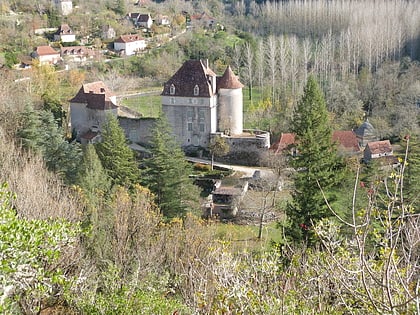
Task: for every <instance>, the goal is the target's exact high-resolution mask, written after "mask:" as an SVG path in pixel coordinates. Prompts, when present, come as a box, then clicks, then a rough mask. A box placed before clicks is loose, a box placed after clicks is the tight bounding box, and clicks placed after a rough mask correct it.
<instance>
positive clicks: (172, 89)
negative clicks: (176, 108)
mask: <svg viewBox="0 0 420 315" xmlns="http://www.w3.org/2000/svg"><path fill="white" fill-rule="evenodd" d="M169 93H170V94H171V95H174V94H175V85H173V84H171V87H170V88H169Z"/></svg>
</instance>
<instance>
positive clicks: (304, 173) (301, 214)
mask: <svg viewBox="0 0 420 315" xmlns="http://www.w3.org/2000/svg"><path fill="white" fill-rule="evenodd" d="M292 128H293V129H292V130H293V132H294V133H295V135H296V148H297V156H296V157H295V158H294V159H293V160H292V166H293V167H294V168H295V170H296V173H295V177H294V186H295V188H294V191H293V193H292V200H291V202H289V204H288V206H287V210H286V212H287V216H288V219H289V225H288V226H287V227H286V232H287V234H288V236H289V237H290V238H292V239H293V240H294V241H297V242H299V241H302V240H306V241H307V242H308V244H309V245H310V244H311V243H312V242H313V241H314V235H313V226H314V225H315V224H316V223H317V222H318V221H319V220H321V219H322V218H325V217H330V216H332V213H331V212H330V210H329V209H328V207H327V205H326V202H325V200H324V197H323V194H322V192H324V193H325V194H326V197H327V198H328V199H329V202H331V201H332V200H333V199H334V193H333V190H334V187H335V186H336V185H337V183H339V182H340V181H341V179H342V176H341V174H342V173H343V172H342V169H343V163H342V162H341V160H340V158H339V157H338V155H337V149H336V146H335V145H334V143H333V142H332V139H331V134H332V130H331V123H330V119H329V116H328V111H327V108H326V104H325V100H324V96H323V94H322V92H321V90H320V88H319V86H318V84H317V82H316V80H315V79H314V78H313V77H312V76H310V77H309V78H308V82H307V84H306V87H305V89H304V94H303V97H302V99H301V100H300V101H299V103H298V105H297V108H296V111H295V113H294V117H293V121H292ZM321 189H322V191H321Z"/></svg>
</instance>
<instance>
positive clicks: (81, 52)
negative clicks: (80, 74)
mask: <svg viewBox="0 0 420 315" xmlns="http://www.w3.org/2000/svg"><path fill="white" fill-rule="evenodd" d="M60 56H61V58H63V60H65V61H66V62H76V63H83V62H86V61H88V60H91V59H93V58H94V57H95V51H94V50H93V49H92V48H89V47H86V46H68V47H61V49H60Z"/></svg>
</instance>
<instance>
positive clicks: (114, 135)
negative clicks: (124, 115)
mask: <svg viewBox="0 0 420 315" xmlns="http://www.w3.org/2000/svg"><path fill="white" fill-rule="evenodd" d="M101 136H102V141H101V142H100V143H98V144H96V152H97V154H98V157H99V159H100V160H101V162H102V166H103V167H104V168H105V170H106V172H107V174H108V176H109V177H110V178H111V180H112V184H115V185H120V186H125V187H132V186H134V185H135V184H136V183H138V181H139V177H140V171H139V168H138V166H137V162H136V160H135V157H134V153H133V151H132V150H131V149H130V147H129V146H128V145H127V140H126V137H125V134H124V131H123V130H122V129H121V127H120V126H119V124H118V120H117V118H116V117H114V116H112V115H109V116H108V117H107V121H106V123H105V124H104V125H103V126H102V133H101Z"/></svg>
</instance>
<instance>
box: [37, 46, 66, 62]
mask: <svg viewBox="0 0 420 315" xmlns="http://www.w3.org/2000/svg"><path fill="white" fill-rule="evenodd" d="M31 57H32V59H37V60H38V61H39V64H40V65H48V64H51V65H55V64H56V63H57V62H59V61H61V57H60V52H58V51H56V50H54V49H53V48H52V47H50V46H38V47H36V48H35V51H33V52H32V53H31Z"/></svg>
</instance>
